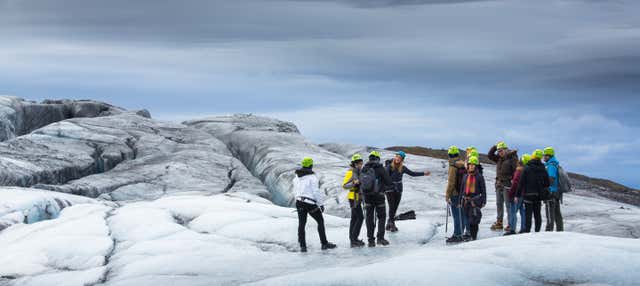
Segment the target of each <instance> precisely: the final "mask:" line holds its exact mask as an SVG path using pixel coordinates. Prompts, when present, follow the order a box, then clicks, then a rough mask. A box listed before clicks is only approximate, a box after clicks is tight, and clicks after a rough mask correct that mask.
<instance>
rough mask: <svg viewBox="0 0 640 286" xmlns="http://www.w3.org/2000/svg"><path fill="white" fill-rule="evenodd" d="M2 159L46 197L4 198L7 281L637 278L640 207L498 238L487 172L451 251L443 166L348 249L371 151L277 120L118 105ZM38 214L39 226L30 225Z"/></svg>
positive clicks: (43, 134) (412, 181)
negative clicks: (300, 223)
mask: <svg viewBox="0 0 640 286" xmlns="http://www.w3.org/2000/svg"><path fill="white" fill-rule="evenodd" d="M2 148H5V149H2ZM0 149H1V150H2V154H3V157H2V158H0V161H1V162H3V164H0V171H1V173H0V174H2V178H0V179H3V182H19V181H20V180H18V179H16V178H24V177H29V178H31V179H29V180H28V182H29V184H25V185H29V186H32V187H33V188H40V189H41V190H33V189H26V188H21V187H11V188H6V187H5V188H0V217H2V218H4V219H5V221H9V218H13V220H11V223H9V224H7V227H6V229H4V230H2V231H0V253H2V254H3V255H2V257H0V285H57V286H59V285H103V284H106V285H243V284H251V285H389V284H391V285H425V284H429V285H454V284H462V285H466V284H472V285H568V284H585V285H594V284H604V285H636V284H637V283H636V282H637V281H640V276H639V275H640V274H639V273H638V272H637V271H633V270H634V265H637V264H638V263H639V262H640V261H639V259H640V247H639V244H638V240H637V239H634V238H637V237H638V235H639V234H640V224H639V223H638V219H639V218H640V209H638V208H637V207H633V206H630V205H625V204H621V203H617V202H613V201H610V200H606V199H598V198H588V197H583V196H579V195H567V197H566V204H565V205H564V206H563V211H564V213H565V225H566V226H565V228H566V229H567V230H568V231H569V232H567V233H538V234H529V235H517V236H512V237H508V238H504V237H502V236H501V235H500V233H497V232H491V231H490V230H489V224H490V223H491V222H492V220H493V219H494V217H495V196H494V195H493V186H492V185H493V182H494V179H493V178H494V177H495V169H494V168H493V167H490V166H486V169H485V176H486V178H487V183H488V188H489V202H488V204H487V207H486V208H485V209H484V210H483V212H484V218H483V224H482V225H481V229H480V240H479V241H476V242H472V243H467V244H464V245H459V246H445V243H444V239H445V236H446V235H448V234H446V233H445V231H444V223H445V202H444V188H445V184H446V166H447V165H446V163H445V162H444V161H442V160H438V159H433V158H429V157H421V156H413V155H409V156H408V157H407V163H406V164H407V166H408V167H409V168H411V169H413V170H415V171H422V170H425V169H427V170H430V171H431V172H432V175H431V176H429V177H419V178H410V177H405V192H404V195H403V201H402V203H401V206H400V212H403V211H406V210H409V209H413V210H415V211H416V212H417V220H413V221H400V222H398V223H397V224H398V228H399V229H400V231H399V232H398V233H393V234H388V239H389V240H390V241H391V245H390V246H389V247H384V248H382V247H378V248H364V249H351V248H349V245H348V243H349V241H348V234H347V231H348V227H349V219H348V218H347V213H348V205H347V203H346V202H345V198H346V192H345V191H344V190H342V189H341V188H340V184H341V182H342V176H343V174H344V172H345V171H346V170H347V164H348V160H349V159H348V158H349V157H350V156H351V155H352V154H353V153H354V152H361V153H368V151H370V149H371V148H365V147H360V146H357V145H347V144H325V145H322V146H318V145H315V144H313V143H312V142H310V141H308V140H307V139H305V138H304V137H303V135H302V134H300V133H299V132H298V129H297V128H296V127H295V126H294V125H293V124H291V123H286V122H282V121H278V120H275V119H267V118H262V117H256V116H250V115H236V116H223V117H211V118H206V119H203V120H195V121H189V122H185V124H178V123H168V122H161V121H157V120H153V119H150V118H146V117H144V116H139V115H136V114H133V113H129V112H124V111H123V112H122V113H121V114H118V115H113V116H107V117H100V118H74V119H69V120H64V121H60V122H57V123H53V124H50V125H48V126H45V127H43V128H40V129H37V130H35V131H33V132H31V133H30V134H26V135H24V136H20V137H17V138H14V139H10V140H8V141H6V142H4V143H2V144H0ZM96 150H101V152H97V153H96ZM33 152H35V153H33ZM4 154H8V155H7V157H6V158H9V159H10V160H7V159H5V157H4ZM33 154H38V155H39V156H36V155H33ZM118 154H119V155H120V157H118V156H117V155H118ZM382 154H383V157H385V158H391V157H392V156H393V153H391V152H388V151H382ZM304 156H311V157H313V158H314V159H315V161H316V164H315V171H316V172H317V173H318V175H319V176H320V178H321V184H322V185H321V186H322V189H323V190H324V191H325V192H326V194H327V195H328V205H329V206H330V207H329V208H328V209H327V212H326V213H325V221H326V225H327V233H328V237H329V240H330V241H333V242H335V243H336V244H337V245H338V248H337V249H335V250H331V251H321V250H320V245H319V242H318V237H317V233H316V230H315V227H316V225H315V222H314V221H313V220H309V223H308V225H307V242H308V244H309V247H310V249H309V250H310V251H309V253H306V254H302V253H299V252H297V250H298V245H297V236H296V228H297V214H296V213H295V210H294V209H293V208H291V207H290V204H291V202H292V190H291V183H290V180H291V178H292V176H293V173H292V171H293V170H294V169H295V168H296V167H297V166H298V162H299V161H300V159H301V158H302V157H304ZM100 158H102V159H100ZM113 158H120V159H118V160H114V159H113ZM105 160H106V161H109V162H113V164H110V165H109V167H108V168H107V167H105V168H97V169H96V166H106V165H100V164H102V163H100V162H104V161H105ZM9 164H12V165H9ZM2 166H4V167H2ZM61 166H71V167H69V168H76V169H78V170H91V171H87V172H86V173H78V174H79V175H78V177H73V178H72V177H70V176H62V177H57V178H58V180H52V179H51V178H54V177H55V176H53V175H51V173H52V172H53V170H56V168H60V169H64V167H61ZM63 173H64V172H61V174H63ZM5 184H6V183H5ZM42 189H44V190H42ZM45 190H46V191H45ZM69 193H73V194H80V195H83V196H85V197H81V196H76V195H71V194H69ZM87 197H92V198H87ZM93 198H95V199H93ZM6 202H9V203H6ZM59 202H62V203H63V205H64V208H62V207H60V205H59ZM56 206H57V207H56ZM31 209H35V210H36V211H34V212H33V213H35V214H38V215H40V217H38V218H37V219H33V220H30V219H27V220H26V221H25V219H24V214H25V213H30V212H31V211H30V210H31ZM42 209H45V210H49V212H47V211H44V212H43V211H42ZM51 210H52V211H51ZM47 213H50V214H51V215H42V214H47ZM20 214H22V220H21V219H20ZM34 217H35V216H34ZM42 220H44V221H42ZM36 221H37V222H36ZM25 222H26V223H25ZM449 229H450V231H451V225H450V226H449ZM363 234H364V229H363ZM613 236H617V237H618V238H614V237H613ZM472 282H473V283H472Z"/></svg>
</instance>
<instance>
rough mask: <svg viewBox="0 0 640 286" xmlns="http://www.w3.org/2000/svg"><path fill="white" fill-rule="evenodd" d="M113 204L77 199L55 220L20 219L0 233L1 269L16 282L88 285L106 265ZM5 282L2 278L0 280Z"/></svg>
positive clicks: (101, 273)
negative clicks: (28, 221)
mask: <svg viewBox="0 0 640 286" xmlns="http://www.w3.org/2000/svg"><path fill="white" fill-rule="evenodd" d="M109 210H110V207H107V206H104V205H101V204H79V205H74V206H72V207H69V208H65V209H64V210H62V212H61V213H60V216H59V217H58V218H57V219H54V220H47V221H42V222H39V223H34V224H28V225H25V224H17V225H13V226H12V227H10V228H8V229H5V230H4V231H3V232H2V233H1V235H0V252H2V256H1V257H0V273H1V274H2V275H0V276H2V277H3V278H6V277H10V278H8V279H7V280H9V281H11V282H12V283H13V284H15V285H85V284H88V283H95V282H98V281H99V280H100V279H101V278H102V276H103V274H104V273H105V271H106V268H105V267H104V264H105V262H106V256H107V255H108V254H109V253H110V252H111V249H112V247H113V241H112V239H111V238H110V237H109V228H108V227H107V225H106V222H105V217H106V216H107V212H108V211H109ZM0 282H2V280H0Z"/></svg>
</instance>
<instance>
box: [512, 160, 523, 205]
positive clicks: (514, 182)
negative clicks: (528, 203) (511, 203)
mask: <svg viewBox="0 0 640 286" xmlns="http://www.w3.org/2000/svg"><path fill="white" fill-rule="evenodd" d="M522 169H523V168H522V167H518V168H516V172H515V173H514V174H513V179H511V189H510V190H509V199H511V200H513V199H514V198H515V197H522V194H518V193H517V190H518V185H520V176H521V175H522Z"/></svg>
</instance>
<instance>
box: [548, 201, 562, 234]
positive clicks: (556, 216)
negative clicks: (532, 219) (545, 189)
mask: <svg viewBox="0 0 640 286" xmlns="http://www.w3.org/2000/svg"><path fill="white" fill-rule="evenodd" d="M545 213H546V214H547V226H546V229H545V230H546V231H553V228H554V225H555V228H556V230H557V231H564V222H563V221H562V212H561V211H560V200H559V199H556V198H552V199H551V200H549V201H547V202H546V203H545Z"/></svg>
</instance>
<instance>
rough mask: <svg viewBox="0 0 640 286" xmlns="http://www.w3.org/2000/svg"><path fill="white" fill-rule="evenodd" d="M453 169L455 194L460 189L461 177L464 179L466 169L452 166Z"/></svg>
mask: <svg viewBox="0 0 640 286" xmlns="http://www.w3.org/2000/svg"><path fill="white" fill-rule="evenodd" d="M453 167H454V168H456V192H458V191H460V189H461V188H462V177H464V174H465V173H466V172H467V169H465V168H458V167H456V166H453Z"/></svg>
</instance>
